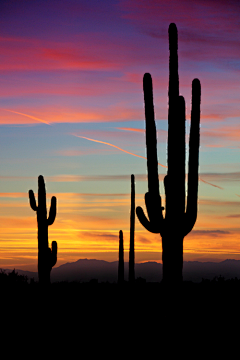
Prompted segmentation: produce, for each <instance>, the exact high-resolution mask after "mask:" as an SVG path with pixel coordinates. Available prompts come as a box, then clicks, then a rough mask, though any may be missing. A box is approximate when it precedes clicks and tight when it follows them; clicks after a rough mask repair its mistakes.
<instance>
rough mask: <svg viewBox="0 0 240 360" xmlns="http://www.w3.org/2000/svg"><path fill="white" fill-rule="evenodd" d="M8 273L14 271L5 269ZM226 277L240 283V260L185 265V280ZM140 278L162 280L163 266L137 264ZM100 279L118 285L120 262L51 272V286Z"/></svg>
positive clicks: (82, 261)
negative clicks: (64, 282)
mask: <svg viewBox="0 0 240 360" xmlns="http://www.w3.org/2000/svg"><path fill="white" fill-rule="evenodd" d="M5 271H6V272H9V271H12V269H11V270H9V269H5ZM16 272H18V274H19V275H26V276H27V277H28V278H29V279H31V278H34V280H35V281H38V273H37V272H31V271H25V270H20V269H16ZM124 272H125V279H128V263H125V266H124ZM220 275H221V276H223V277H224V278H225V279H226V280H227V279H232V278H235V277H237V278H239V279H240V260H230V259H227V260H224V261H222V262H218V263H215V262H200V261H184V263H183V280H184V281H193V282H201V281H202V278H203V279H209V280H212V279H213V278H214V277H216V276H217V277H218V276H220ZM138 277H141V278H143V279H146V281H147V282H160V281H161V280H162V264H159V263H157V262H154V261H149V262H145V263H140V264H137V263H135V278H136V279H137V278H138ZM92 279H98V281H99V282H107V281H108V282H110V283H113V282H116V283H117V279H118V261H113V262H108V261H104V260H95V259H79V260H78V261H76V262H71V263H66V264H63V265H60V266H58V267H56V268H53V269H52V272H51V282H52V283H53V282H57V281H81V282H88V281H90V280H92Z"/></svg>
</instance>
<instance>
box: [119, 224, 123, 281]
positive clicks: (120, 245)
mask: <svg viewBox="0 0 240 360" xmlns="http://www.w3.org/2000/svg"><path fill="white" fill-rule="evenodd" d="M123 283H124V249H123V232H122V230H120V231H119V259H118V284H123Z"/></svg>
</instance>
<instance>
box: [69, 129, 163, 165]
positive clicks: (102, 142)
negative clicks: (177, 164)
mask: <svg viewBox="0 0 240 360" xmlns="http://www.w3.org/2000/svg"><path fill="white" fill-rule="evenodd" d="M71 135H73V136H76V137H79V138H82V139H86V140H89V141H94V142H97V143H101V144H105V145H109V146H112V147H114V148H116V149H118V150H120V151H123V152H125V153H127V154H130V155H133V156H136V157H140V158H142V159H147V158H146V157H144V156H140V155H136V154H133V153H131V152H129V151H127V150H124V149H122V148H120V147H118V146H116V145H113V144H110V143H107V142H104V141H99V140H94V139H90V138H87V137H85V136H79V135H76V134H71ZM158 165H160V166H162V167H164V168H167V166H165V165H162V164H160V163H158Z"/></svg>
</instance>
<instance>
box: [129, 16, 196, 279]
mask: <svg viewBox="0 0 240 360" xmlns="http://www.w3.org/2000/svg"><path fill="white" fill-rule="evenodd" d="M168 32H169V51H170V57H169V89H168V96H169V104H168V105H169V107H168V148H167V163H168V171H167V175H166V176H165V178H164V187H165V195H166V197H165V199H166V200H165V217H164V216H163V213H162V210H163V209H164V208H163V207H162V199H161V196H160V193H159V184H158V158H157V136H156V126H155V119H154V106H153V92H152V78H151V75H150V74H145V75H144V78H143V90H144V101H145V118H146V146H147V168H148V190H149V191H148V192H147V193H146V194H145V203H146V208H147V212H148V217H149V219H147V217H146V216H145V215H144V212H143V210H142V208H140V207H137V209H136V212H137V216H138V219H139V221H140V222H141V224H142V225H143V226H144V227H145V228H146V229H147V230H148V231H150V232H153V233H160V235H161V237H162V261H163V280H164V282H165V283H168V284H173V283H174V284H176V283H181V281H182V267H183V239H184V237H185V236H186V235H187V234H188V233H189V232H190V231H191V230H192V228H193V226H194V224H195V222H196V219H197V199H198V167H199V164H198V160H199V137H200V125H199V124H200V100H201V85H200V81H199V80H198V79H194V80H193V82H192V111H191V128H190V137H189V162H188V192H187V207H186V210H185V119H186V116H185V100H184V98H183V97H182V96H179V78H178V34H177V27H176V25H175V24H173V23H172V24H170V26H169V30H168Z"/></svg>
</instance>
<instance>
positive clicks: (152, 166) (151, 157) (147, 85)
mask: <svg viewBox="0 0 240 360" xmlns="http://www.w3.org/2000/svg"><path fill="white" fill-rule="evenodd" d="M143 92H144V103H145V119H146V149H147V170H148V191H149V192H150V193H152V194H154V195H155V196H157V195H159V179H158V158H157V133H156V125H155V120H154V106H153V90H152V78H151V75H150V74H148V73H146V74H144V77H143Z"/></svg>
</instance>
